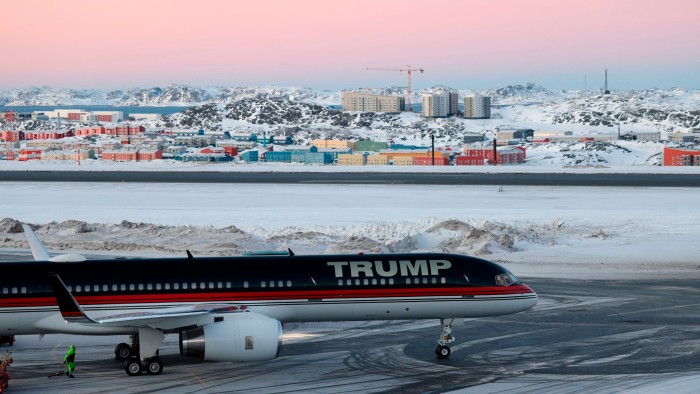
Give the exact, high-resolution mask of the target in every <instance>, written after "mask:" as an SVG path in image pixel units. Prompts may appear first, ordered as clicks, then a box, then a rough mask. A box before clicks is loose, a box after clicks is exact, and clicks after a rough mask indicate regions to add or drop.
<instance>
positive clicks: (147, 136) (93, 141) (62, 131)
mask: <svg viewBox="0 0 700 394" xmlns="http://www.w3.org/2000/svg"><path fill="white" fill-rule="evenodd" d="M341 97H342V110H343V111H345V112H352V113H363V112H385V113H399V112H403V111H406V106H405V99H404V97H402V96H394V95H381V94H369V93H362V92H355V91H343V92H342V94H341ZM422 99H423V100H422V109H421V116H422V117H423V118H426V119H430V118H443V117H463V118H465V119H489V118H490V117H491V107H492V104H491V98H490V97H488V96H481V95H479V94H475V95H473V96H465V97H464V110H463V111H460V109H459V103H458V94H457V92H451V91H442V92H437V93H427V94H423V95H422ZM408 110H412V108H408ZM158 117H160V115H158V114H128V115H127V116H126V117H125V116H124V113H123V112H122V111H85V110H82V109H56V110H53V111H34V112H32V113H15V112H13V111H11V110H8V111H6V112H4V113H0V119H1V120H4V123H3V124H4V126H5V129H0V160H17V161H30V160H46V161H75V162H78V163H80V161H85V160H102V161H120V162H134V161H153V160H173V161H176V162H195V163H227V162H235V163H300V164H310V165H338V166H363V165H371V166H382V165H394V166H427V165H431V166H432V165H435V166H448V165H457V166H461V165H470V166H482V165H517V164H521V163H524V162H526V160H527V151H528V148H530V147H532V146H535V145H541V144H549V143H575V142H584V143H590V144H596V143H612V142H614V141H618V140H632V141H639V142H644V141H653V142H660V141H662V134H661V133H660V132H658V131H640V132H625V133H621V132H620V130H619V128H618V131H617V133H600V132H592V133H590V134H581V133H574V132H572V131H547V130H533V129H528V128H500V129H498V130H496V131H495V133H494V135H493V138H490V137H487V136H486V135H485V134H482V133H464V134H463V136H462V141H461V143H459V144H455V145H454V146H439V147H437V148H436V147H435V146H434V144H431V146H418V145H412V144H397V143H391V144H389V143H387V142H384V141H373V140H370V139H353V138H352V137H348V138H347V139H314V140H311V141H310V142H308V143H306V144H304V145H300V144H297V142H296V141H295V139H294V137H293V136H292V135H289V134H282V135H278V134H273V135H267V134H266V133H265V132H263V133H259V132H249V131H237V130H228V131H221V130H205V129H198V128H188V129H181V128H157V129H154V128H152V127H146V126H144V125H143V124H141V123H142V122H143V121H147V120H153V119H157V118H158ZM21 119H31V120H32V121H35V122H53V121H55V122H57V123H56V125H57V127H56V129H52V130H22V129H21V127H15V124H16V123H17V121H18V120H21ZM61 122H63V125H61ZM16 128H18V130H15V129H16ZM271 134H272V133H271ZM665 141H667V142H669V143H671V144H670V145H671V146H668V147H665V148H664V149H663V160H662V164H663V165H664V166H698V165H700V149H697V148H696V146H695V145H694V144H696V143H698V142H700V130H697V129H693V130H690V131H687V132H669V133H668V138H667V139H666V140H665Z"/></svg>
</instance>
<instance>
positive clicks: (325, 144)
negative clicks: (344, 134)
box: [311, 140, 355, 150]
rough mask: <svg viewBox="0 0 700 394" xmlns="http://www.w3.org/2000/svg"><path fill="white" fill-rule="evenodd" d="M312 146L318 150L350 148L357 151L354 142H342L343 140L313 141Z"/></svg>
mask: <svg viewBox="0 0 700 394" xmlns="http://www.w3.org/2000/svg"><path fill="white" fill-rule="evenodd" d="M311 145H313V146H315V147H317V148H330V149H347V148H350V149H352V150H355V143H354V142H352V141H341V140H313V141H311Z"/></svg>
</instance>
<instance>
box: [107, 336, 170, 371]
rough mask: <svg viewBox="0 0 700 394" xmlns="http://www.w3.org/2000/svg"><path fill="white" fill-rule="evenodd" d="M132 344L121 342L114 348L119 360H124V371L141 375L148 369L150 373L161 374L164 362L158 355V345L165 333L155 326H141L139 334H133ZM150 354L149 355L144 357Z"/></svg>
mask: <svg viewBox="0 0 700 394" xmlns="http://www.w3.org/2000/svg"><path fill="white" fill-rule="evenodd" d="M130 338H131V345H129V344H126V343H120V344H119V345H117V346H116V347H115V348H114V354H115V356H116V358H117V360H120V361H123V362H124V371H125V372H126V373H127V374H128V375H129V376H136V375H140V374H141V372H143V371H146V373H147V374H149V375H160V374H161V373H162V372H163V362H162V361H160V357H159V356H158V347H159V346H160V344H161V343H162V342H163V339H164V338H165V335H164V334H163V333H162V332H160V331H158V330H156V329H153V328H140V329H139V333H138V334H133V335H131V337H130ZM146 355H148V357H143V356H146Z"/></svg>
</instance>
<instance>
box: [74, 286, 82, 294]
mask: <svg viewBox="0 0 700 394" xmlns="http://www.w3.org/2000/svg"><path fill="white" fill-rule="evenodd" d="M81 289H82V287H80V285H77V286H75V292H76V293H80V290H81Z"/></svg>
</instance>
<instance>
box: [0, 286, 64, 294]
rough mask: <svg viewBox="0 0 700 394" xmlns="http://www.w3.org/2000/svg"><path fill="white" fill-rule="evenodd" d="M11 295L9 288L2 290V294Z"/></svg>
mask: <svg viewBox="0 0 700 394" xmlns="http://www.w3.org/2000/svg"><path fill="white" fill-rule="evenodd" d="M69 291H70V290H69ZM9 293H10V289H8V288H7V287H3V288H2V294H9Z"/></svg>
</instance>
